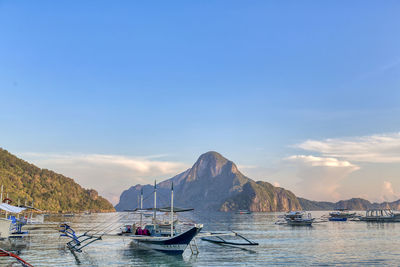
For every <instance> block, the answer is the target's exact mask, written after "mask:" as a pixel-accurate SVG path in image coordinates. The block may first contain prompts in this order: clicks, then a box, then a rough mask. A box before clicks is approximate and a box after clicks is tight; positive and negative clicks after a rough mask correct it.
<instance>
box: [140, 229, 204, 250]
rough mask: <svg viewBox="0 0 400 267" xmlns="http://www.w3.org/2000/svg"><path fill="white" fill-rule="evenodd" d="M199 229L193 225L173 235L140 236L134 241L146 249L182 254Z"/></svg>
mask: <svg viewBox="0 0 400 267" xmlns="http://www.w3.org/2000/svg"><path fill="white" fill-rule="evenodd" d="M200 230H201V228H200V227H193V228H191V229H189V230H187V231H186V232H183V233H182V234H179V235H177V236H174V237H160V238H156V237H149V238H140V239H135V240H134V242H135V243H136V244H138V245H139V246H142V247H145V248H148V249H153V250H157V251H162V252H164V253H168V254H182V253H183V252H184V251H185V249H186V248H187V246H188V245H189V243H190V242H191V241H192V239H193V238H194V237H195V236H196V235H197V234H198V233H199V232H200Z"/></svg>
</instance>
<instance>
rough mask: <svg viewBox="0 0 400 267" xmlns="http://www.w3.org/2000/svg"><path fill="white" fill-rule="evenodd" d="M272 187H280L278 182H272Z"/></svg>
mask: <svg viewBox="0 0 400 267" xmlns="http://www.w3.org/2000/svg"><path fill="white" fill-rule="evenodd" d="M273 186H275V187H281V185H280V184H279V183H278V182H276V181H275V182H273Z"/></svg>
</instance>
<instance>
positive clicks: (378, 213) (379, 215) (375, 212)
mask: <svg viewBox="0 0 400 267" xmlns="http://www.w3.org/2000/svg"><path fill="white" fill-rule="evenodd" d="M359 220H360V221H365V222H400V213H394V212H393V211H392V210H390V209H371V210H367V211H366V212H365V216H360V217H359Z"/></svg>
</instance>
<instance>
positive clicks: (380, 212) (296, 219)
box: [276, 209, 400, 226]
mask: <svg viewBox="0 0 400 267" xmlns="http://www.w3.org/2000/svg"><path fill="white" fill-rule="evenodd" d="M347 220H352V221H365V222H400V213H395V212H393V211H392V210H390V209H372V210H367V211H366V213H365V216H363V215H357V213H356V212H350V211H348V210H346V209H338V210H336V211H333V212H330V213H329V215H328V216H323V217H321V218H318V219H317V218H313V217H312V215H311V213H309V212H306V211H291V212H288V213H285V214H284V215H283V216H282V217H281V219H280V220H278V221H277V222H276V224H287V225H300V226H301V225H303V226H304V225H305V226H311V225H312V224H313V223H321V222H327V221H341V222H345V221H347Z"/></svg>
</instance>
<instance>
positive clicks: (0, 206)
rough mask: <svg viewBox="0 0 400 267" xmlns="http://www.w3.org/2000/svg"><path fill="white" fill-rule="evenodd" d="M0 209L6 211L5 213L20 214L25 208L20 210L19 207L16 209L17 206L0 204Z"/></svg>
mask: <svg viewBox="0 0 400 267" xmlns="http://www.w3.org/2000/svg"><path fill="white" fill-rule="evenodd" d="M0 209H1V210H4V211H7V212H11V213H20V212H22V211H24V210H26V208H21V207H17V206H13V205H10V204H7V203H1V204H0Z"/></svg>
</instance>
